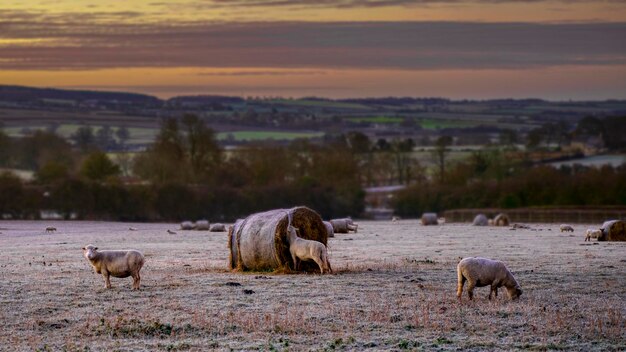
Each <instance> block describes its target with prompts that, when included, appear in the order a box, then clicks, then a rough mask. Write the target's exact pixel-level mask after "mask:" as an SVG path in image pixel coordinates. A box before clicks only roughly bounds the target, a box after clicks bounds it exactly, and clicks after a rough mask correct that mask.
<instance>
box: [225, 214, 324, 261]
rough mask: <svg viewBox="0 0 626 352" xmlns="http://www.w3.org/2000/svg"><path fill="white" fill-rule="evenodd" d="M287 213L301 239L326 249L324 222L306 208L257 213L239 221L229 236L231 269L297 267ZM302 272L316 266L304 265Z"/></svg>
mask: <svg viewBox="0 0 626 352" xmlns="http://www.w3.org/2000/svg"><path fill="white" fill-rule="evenodd" d="M288 212H290V213H291V217H292V225H293V226H294V227H296V228H298V229H299V233H298V234H299V236H300V237H302V238H304V239H307V240H315V241H319V242H321V243H323V244H324V245H326V243H327V242H328V232H327V230H326V227H325V226H324V223H323V222H322V218H321V217H320V216H319V214H318V213H316V212H315V211H313V210H311V209H309V208H307V207H295V208H292V209H275V210H270V211H266V212H263V213H256V214H252V215H250V216H248V217H247V218H245V219H243V220H241V221H239V220H238V221H237V222H236V223H235V225H233V227H232V231H230V236H229V244H230V245H229V248H230V251H231V254H230V266H231V268H233V269H237V270H276V269H282V268H285V267H292V268H293V267H294V265H293V262H292V259H291V254H290V253H289V241H288V235H287V225H288V222H289V220H288V214H287V213H288ZM300 268H301V269H302V270H307V271H308V270H316V269H317V265H316V264H315V263H312V262H303V263H302V265H300Z"/></svg>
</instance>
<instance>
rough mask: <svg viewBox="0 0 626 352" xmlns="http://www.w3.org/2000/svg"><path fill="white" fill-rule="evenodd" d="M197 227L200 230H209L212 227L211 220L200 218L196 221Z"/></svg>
mask: <svg viewBox="0 0 626 352" xmlns="http://www.w3.org/2000/svg"><path fill="white" fill-rule="evenodd" d="M195 228H196V230H198V231H208V230H210V229H211V227H210V226H209V221H208V220H198V221H196V226H195Z"/></svg>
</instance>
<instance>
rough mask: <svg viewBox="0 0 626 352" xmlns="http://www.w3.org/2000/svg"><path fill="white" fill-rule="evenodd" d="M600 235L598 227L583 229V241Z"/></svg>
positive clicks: (600, 231)
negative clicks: (595, 228)
mask: <svg viewBox="0 0 626 352" xmlns="http://www.w3.org/2000/svg"><path fill="white" fill-rule="evenodd" d="M600 237H602V230H600V229H597V230H592V229H587V231H585V242H587V241H591V239H592V238H595V239H599V238H600Z"/></svg>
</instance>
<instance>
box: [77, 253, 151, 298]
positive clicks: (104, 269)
mask: <svg viewBox="0 0 626 352" xmlns="http://www.w3.org/2000/svg"><path fill="white" fill-rule="evenodd" d="M83 256H84V257H85V259H87V260H89V263H90V264H91V266H92V267H93V268H94V270H95V271H96V273H98V274H102V277H103V278H104V286H105V287H106V288H111V281H110V280H109V277H110V276H113V277H120V278H124V277H129V276H132V277H133V289H134V290H138V289H139V284H140V281H141V277H140V276H139V271H140V270H141V267H143V264H144V261H145V259H144V256H143V254H141V252H139V251H136V250H117V251H98V247H95V246H93V245H91V244H90V245H88V246H86V247H84V248H83Z"/></svg>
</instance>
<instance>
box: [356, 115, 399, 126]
mask: <svg viewBox="0 0 626 352" xmlns="http://www.w3.org/2000/svg"><path fill="white" fill-rule="evenodd" d="M346 120H348V121H351V122H356V123H360V122H369V123H378V124H389V123H400V122H402V120H403V118H401V117H390V116H374V117H351V118H348V119H346Z"/></svg>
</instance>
